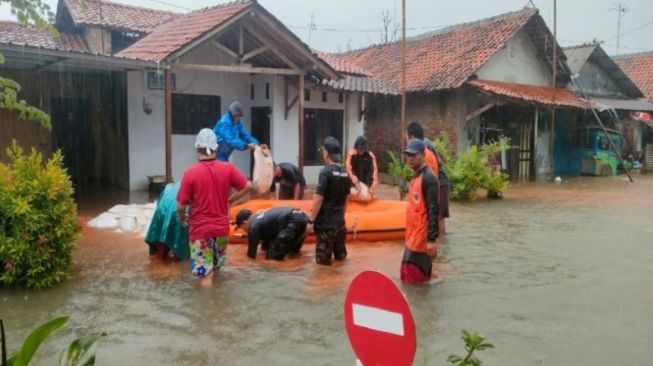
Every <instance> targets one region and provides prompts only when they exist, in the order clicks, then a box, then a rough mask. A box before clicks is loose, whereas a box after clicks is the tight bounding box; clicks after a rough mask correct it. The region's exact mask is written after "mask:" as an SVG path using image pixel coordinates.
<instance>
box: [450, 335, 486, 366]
mask: <svg viewBox="0 0 653 366" xmlns="http://www.w3.org/2000/svg"><path fill="white" fill-rule="evenodd" d="M462 333H463V335H462V339H463V342H465V351H466V353H465V355H464V356H459V355H455V354H451V355H449V358H447V361H448V362H449V363H450V364H452V365H453V366H482V365H483V361H481V360H480V359H479V358H477V357H475V356H474V353H475V352H477V351H485V350H488V349H491V348H494V345H493V344H492V343H487V342H485V336H483V335H482V334H481V333H478V332H474V333H469V332H468V331H466V330H464V329H463V331H462Z"/></svg>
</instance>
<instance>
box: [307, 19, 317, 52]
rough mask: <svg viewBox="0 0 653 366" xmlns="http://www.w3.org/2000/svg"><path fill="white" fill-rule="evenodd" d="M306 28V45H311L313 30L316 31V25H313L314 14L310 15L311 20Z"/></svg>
mask: <svg viewBox="0 0 653 366" xmlns="http://www.w3.org/2000/svg"><path fill="white" fill-rule="evenodd" d="M307 26H308V44H309V45H310V44H311V35H312V33H313V31H314V30H317V25H316V24H315V14H313V13H311V20H310V21H309V22H308V24H307Z"/></svg>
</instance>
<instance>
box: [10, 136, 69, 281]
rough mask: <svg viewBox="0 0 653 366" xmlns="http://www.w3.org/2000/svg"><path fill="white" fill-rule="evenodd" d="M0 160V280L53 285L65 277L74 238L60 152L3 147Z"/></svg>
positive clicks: (14, 144)
mask: <svg viewBox="0 0 653 366" xmlns="http://www.w3.org/2000/svg"><path fill="white" fill-rule="evenodd" d="M7 155H8V156H9V160H10V163H9V164H8V165H5V164H0V285H13V284H21V285H25V286H27V287H35V288H41V287H48V286H53V285H55V284H57V283H59V282H61V281H63V280H65V279H66V278H68V271H69V269H70V266H71V264H72V251H73V247H74V243H75V241H76V240H77V239H78V237H79V231H80V228H79V225H78V223H77V207H76V205H75V202H74V201H73V198H72V193H73V187H72V183H71V182H70V179H69V177H68V174H67V172H66V170H65V168H64V167H63V162H62V161H63V160H62V155H61V153H60V152H57V153H55V154H54V155H53V156H52V158H50V159H49V160H48V161H47V162H45V161H44V160H43V157H42V155H41V154H40V153H39V152H37V151H36V150H34V149H32V151H31V153H30V154H29V155H25V154H24V153H23V150H22V149H21V148H20V147H19V146H18V145H17V144H16V142H15V141H14V143H13V144H12V146H11V147H10V148H9V149H7Z"/></svg>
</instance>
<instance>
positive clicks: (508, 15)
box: [330, 7, 539, 57]
mask: <svg viewBox="0 0 653 366" xmlns="http://www.w3.org/2000/svg"><path fill="white" fill-rule="evenodd" d="M538 12H539V10H537V9H535V8H531V7H524V8H522V9H521V10H515V11H511V12H506V13H502V14H497V15H494V16H491V17H487V18H483V19H477V20H472V21H469V22H464V23H457V24H452V25H445V26H443V27H442V28H440V29H437V30H434V31H430V32H425V33H421V34H418V35H415V36H412V37H407V38H406V42H407V43H411V42H417V41H421V40H423V39H427V38H432V37H435V36H438V35H441V34H447V33H451V32H453V31H455V30H459V29H461V28H467V27H470V26H479V25H484V24H486V23H492V22H496V21H499V20H504V19H509V18H512V17H516V16H518V15H522V14H526V13H532V14H531V16H533V15H535V14H537V13H538ZM399 43H401V41H393V42H388V43H375V44H372V45H369V46H366V47H361V48H357V49H354V50H350V51H345V52H334V53H330V54H331V55H334V56H336V57H338V56H345V55H349V54H353V53H357V52H361V51H367V50H369V49H373V48H384V47H391V46H394V45H397V44H399Z"/></svg>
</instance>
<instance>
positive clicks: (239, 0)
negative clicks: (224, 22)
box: [185, 0, 257, 14]
mask: <svg viewBox="0 0 653 366" xmlns="http://www.w3.org/2000/svg"><path fill="white" fill-rule="evenodd" d="M256 3H257V2H256V0H233V1H228V2H226V3H221V4H216V5H213V6H206V7H203V8H200V9H196V10H193V11H191V12H189V13H185V14H197V13H204V12H207V11H211V10H214V9H220V8H226V7H229V6H234V5H248V4H256Z"/></svg>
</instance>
